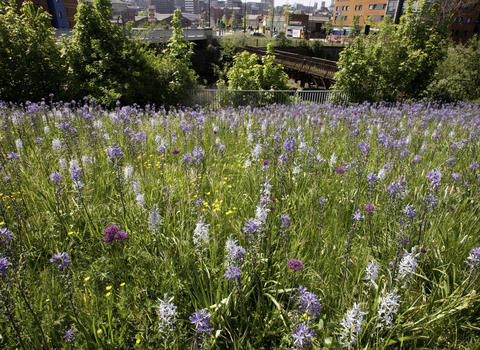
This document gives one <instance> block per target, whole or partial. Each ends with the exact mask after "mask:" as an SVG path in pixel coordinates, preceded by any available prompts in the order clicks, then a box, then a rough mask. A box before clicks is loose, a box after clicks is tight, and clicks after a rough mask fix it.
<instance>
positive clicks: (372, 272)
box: [363, 259, 380, 281]
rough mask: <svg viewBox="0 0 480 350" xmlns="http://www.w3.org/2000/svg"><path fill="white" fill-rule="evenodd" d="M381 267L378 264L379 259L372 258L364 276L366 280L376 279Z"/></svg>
mask: <svg viewBox="0 0 480 350" xmlns="http://www.w3.org/2000/svg"><path fill="white" fill-rule="evenodd" d="M379 269H380V267H379V266H378V263H377V260H375V259H372V261H370V264H368V266H367V268H366V269H365V276H364V277H363V279H364V280H369V281H372V280H373V281H375V280H376V279H377V278H378V272H379Z"/></svg>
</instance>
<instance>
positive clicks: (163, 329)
mask: <svg viewBox="0 0 480 350" xmlns="http://www.w3.org/2000/svg"><path fill="white" fill-rule="evenodd" d="M164 299H165V301H164V300H162V299H160V298H159V299H158V301H159V302H160V305H158V306H157V314H158V317H159V318H160V323H159V324H158V331H159V332H160V333H166V334H165V335H164V336H165V338H168V336H169V334H168V333H167V331H168V332H173V331H175V323H176V322H177V320H176V319H177V317H178V314H177V307H176V306H175V305H174V304H173V303H172V300H173V297H171V298H170V299H168V295H167V294H165V295H164Z"/></svg>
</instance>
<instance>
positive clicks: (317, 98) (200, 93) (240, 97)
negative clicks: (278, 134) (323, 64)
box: [184, 89, 349, 107]
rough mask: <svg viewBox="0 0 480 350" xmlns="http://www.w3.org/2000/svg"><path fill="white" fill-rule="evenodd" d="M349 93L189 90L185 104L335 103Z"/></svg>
mask: <svg viewBox="0 0 480 350" xmlns="http://www.w3.org/2000/svg"><path fill="white" fill-rule="evenodd" d="M348 100H349V94H348V93H346V92H344V91H336V90H316V91H312V90H309V91H299V90H213V89H212V90H210V89H205V90H200V89H199V90H189V91H188V94H187V97H186V99H185V102H184V103H185V105H186V106H189V107H194V106H195V105H200V106H202V107H227V106H229V107H238V106H251V107H261V106H268V105H272V104H285V105H294V104H300V103H305V102H307V103H308V102H309V103H317V104H320V103H334V102H341V101H348Z"/></svg>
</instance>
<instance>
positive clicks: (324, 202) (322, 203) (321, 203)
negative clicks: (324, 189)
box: [318, 197, 328, 207]
mask: <svg viewBox="0 0 480 350" xmlns="http://www.w3.org/2000/svg"><path fill="white" fill-rule="evenodd" d="M318 202H319V203H320V205H321V206H322V207H323V206H324V205H325V204H327V202H328V200H327V199H325V198H323V197H322V198H320V199H319V200H318Z"/></svg>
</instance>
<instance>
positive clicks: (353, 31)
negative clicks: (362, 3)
mask: <svg viewBox="0 0 480 350" xmlns="http://www.w3.org/2000/svg"><path fill="white" fill-rule="evenodd" d="M358 22H360V16H353V19H352V22H351V23H350V26H349V27H348V37H349V38H354V37H356V36H357V29H358Z"/></svg>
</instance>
